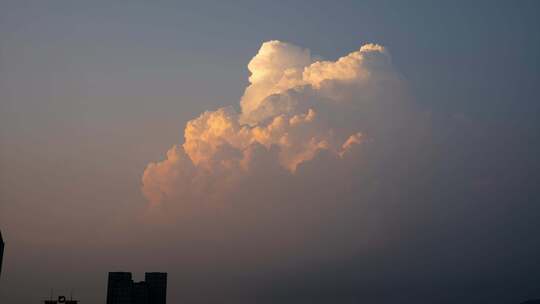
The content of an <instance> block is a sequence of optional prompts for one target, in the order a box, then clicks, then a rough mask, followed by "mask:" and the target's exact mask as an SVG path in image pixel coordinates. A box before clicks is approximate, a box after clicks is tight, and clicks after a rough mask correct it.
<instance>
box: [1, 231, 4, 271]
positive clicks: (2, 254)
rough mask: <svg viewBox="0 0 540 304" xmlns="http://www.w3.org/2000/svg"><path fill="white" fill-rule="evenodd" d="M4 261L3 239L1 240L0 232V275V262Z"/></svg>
mask: <svg viewBox="0 0 540 304" xmlns="http://www.w3.org/2000/svg"><path fill="white" fill-rule="evenodd" d="M3 259H4V239H3V238H2V231H0V275H2V260H3Z"/></svg>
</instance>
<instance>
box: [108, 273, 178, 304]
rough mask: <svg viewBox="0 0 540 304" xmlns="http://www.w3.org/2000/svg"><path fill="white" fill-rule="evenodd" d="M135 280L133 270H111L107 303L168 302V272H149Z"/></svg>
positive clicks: (146, 303) (156, 303) (147, 303)
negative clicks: (140, 278)
mask: <svg viewBox="0 0 540 304" xmlns="http://www.w3.org/2000/svg"><path fill="white" fill-rule="evenodd" d="M144 279H145V280H144V281H142V282H133V279H132V276H131V272H109V281H108V283H107V304H166V303H167V273H164V272H147V273H145V276H144Z"/></svg>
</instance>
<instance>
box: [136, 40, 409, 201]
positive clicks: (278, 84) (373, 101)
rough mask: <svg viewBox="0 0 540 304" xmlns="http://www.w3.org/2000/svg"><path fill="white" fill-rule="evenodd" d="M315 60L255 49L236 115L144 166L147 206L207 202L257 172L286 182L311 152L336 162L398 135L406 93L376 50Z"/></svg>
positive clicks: (272, 46)
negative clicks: (270, 172)
mask: <svg viewBox="0 0 540 304" xmlns="http://www.w3.org/2000/svg"><path fill="white" fill-rule="evenodd" d="M316 58H317V57H314V56H312V55H311V52H310V50H308V49H303V48H300V47H298V46H295V45H292V44H289V43H285V42H281V41H276V40H274V41H268V42H264V43H263V44H262V46H261V48H260V49H259V51H258V53H257V55H255V57H253V59H252V60H251V61H250V62H249V64H248V69H249V71H250V72H251V76H250V77H249V83H250V84H249V86H248V87H247V88H246V89H245V92H244V95H243V96H242V98H241V100H240V108H241V112H240V113H237V112H236V111H235V110H234V109H233V108H232V107H225V108H221V109H217V110H215V111H207V112H204V113H203V114H201V115H200V116H199V117H197V118H195V119H193V120H191V121H189V122H188V123H187V125H186V128H185V130H184V137H185V141H184V143H183V144H181V145H174V146H173V147H172V148H170V149H169V151H167V156H166V159H164V160H162V161H158V162H153V163H150V164H148V166H147V167H146V169H145V171H144V174H143V178H142V183H143V186H142V192H143V194H144V195H145V197H146V198H147V199H148V201H149V202H151V203H152V204H154V205H156V204H160V203H162V202H167V201H171V202H191V201H194V200H198V199H200V198H201V197H205V199H206V200H209V199H211V198H212V197H220V196H221V195H222V194H223V193H226V192H227V191H230V190H234V189H235V188H236V187H240V185H241V181H242V180H244V179H245V178H246V177H248V176H252V175H253V172H254V170H259V169H257V168H260V167H261V166H269V167H273V166H275V167H279V168H281V169H282V170H283V171H284V172H286V174H290V175H294V174H296V171H297V170H298V168H299V166H302V165H304V164H307V163H310V162H314V161H316V159H317V155H319V154H320V153H326V154H328V155H332V156H333V157H335V158H336V159H338V160H339V159H341V160H342V161H345V160H344V159H345V158H346V155H347V154H348V153H349V152H350V151H351V150H353V149H354V148H355V147H358V146H362V145H365V144H369V143H370V142H371V141H375V142H376V141H385V140H389V139H388V138H389V137H388V134H393V135H392V136H398V135H396V134H398V133H399V132H400V130H402V127H403V125H404V124H405V122H404V120H403V116H404V113H405V112H406V110H404V109H406V108H407V107H406V106H405V103H406V97H405V96H406V94H405V93H404V89H403V87H404V86H403V82H402V80H401V79H400V76H399V74H398V73H396V71H395V70H394V68H393V67H392V63H391V59H390V56H389V54H388V52H387V50H386V49H385V48H384V47H382V46H380V45H377V44H366V45H364V46H362V47H361V48H360V49H359V50H357V51H354V52H352V53H350V54H348V55H346V56H344V57H341V58H339V59H338V60H336V61H325V60H319V59H316ZM261 153H262V154H265V153H266V154H268V155H269V156H268V157H261V156H260V155H259V154H261ZM254 155H259V156H257V157H255V156H254ZM271 155H272V156H271ZM273 155H275V157H274V156H273ZM262 162H264V165H263V164H262ZM359 170H361V168H360V169H359ZM257 172H259V171H257ZM260 172H264V170H262V171H260ZM262 174H264V173H262Z"/></svg>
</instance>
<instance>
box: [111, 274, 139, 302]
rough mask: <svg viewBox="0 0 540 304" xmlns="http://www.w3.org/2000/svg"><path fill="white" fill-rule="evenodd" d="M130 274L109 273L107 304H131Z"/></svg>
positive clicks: (131, 287)
mask: <svg viewBox="0 0 540 304" xmlns="http://www.w3.org/2000/svg"><path fill="white" fill-rule="evenodd" d="M132 290H133V280H132V279H131V272H109V282H108V284H107V304H132V301H131V296H132Z"/></svg>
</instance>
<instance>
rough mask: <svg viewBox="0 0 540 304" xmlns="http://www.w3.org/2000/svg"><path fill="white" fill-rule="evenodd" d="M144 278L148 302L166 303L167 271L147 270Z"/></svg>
mask: <svg viewBox="0 0 540 304" xmlns="http://www.w3.org/2000/svg"><path fill="white" fill-rule="evenodd" d="M144 280H145V282H146V284H147V285H148V295H149V302H148V304H166V303H167V273H165V272H147V273H145V275H144Z"/></svg>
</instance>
